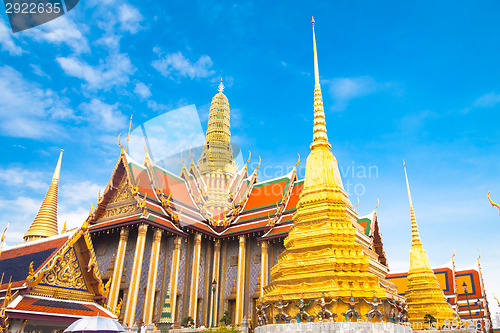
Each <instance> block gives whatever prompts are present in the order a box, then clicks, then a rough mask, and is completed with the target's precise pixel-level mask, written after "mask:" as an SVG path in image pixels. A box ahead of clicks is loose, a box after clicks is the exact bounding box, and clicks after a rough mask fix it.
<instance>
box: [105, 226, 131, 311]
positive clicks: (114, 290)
mask: <svg viewBox="0 0 500 333" xmlns="http://www.w3.org/2000/svg"><path fill="white" fill-rule="evenodd" d="M128 233H129V230H128V228H127V227H123V228H121V231H120V241H119V242H118V249H117V250H116V257H115V265H114V266H115V269H114V270H113V276H112V277H111V287H110V290H109V299H108V309H110V310H111V311H115V309H116V304H117V303H118V295H119V293H120V284H121V282H122V274H123V262H124V261H125V251H126V250H127V240H128Z"/></svg>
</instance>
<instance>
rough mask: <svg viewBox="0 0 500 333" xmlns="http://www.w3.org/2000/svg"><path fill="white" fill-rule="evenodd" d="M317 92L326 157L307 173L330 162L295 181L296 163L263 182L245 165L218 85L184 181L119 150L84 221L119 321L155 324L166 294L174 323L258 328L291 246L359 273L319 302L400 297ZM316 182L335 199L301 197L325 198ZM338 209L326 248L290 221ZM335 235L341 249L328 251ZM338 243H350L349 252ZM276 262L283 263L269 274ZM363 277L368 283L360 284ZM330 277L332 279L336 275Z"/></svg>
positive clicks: (318, 144) (320, 146) (318, 139)
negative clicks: (352, 190) (226, 320)
mask: <svg viewBox="0 0 500 333" xmlns="http://www.w3.org/2000/svg"><path fill="white" fill-rule="evenodd" d="M315 63H316V67H315V68H316V69H315V72H316V83H318V73H317V61H316V60H315ZM317 86H318V87H317V88H318V89H319V84H317ZM318 89H316V88H315V102H314V105H315V106H314V110H315V112H314V113H315V124H314V140H313V144H312V152H311V156H312V155H318V158H319V160H317V161H316V157H315V158H313V159H312V158H311V157H309V159H308V162H307V165H308V170H309V169H311V166H310V164H311V163H312V164H313V165H314V166H321V165H322V163H327V164H325V165H324V166H323V167H322V168H321V172H317V173H316V174H312V175H311V174H309V175H308V176H307V175H306V179H298V177H297V170H296V168H293V170H292V171H291V172H290V173H288V174H286V175H283V176H281V177H278V178H275V179H270V180H266V181H262V182H259V181H258V180H257V170H253V171H249V170H248V167H247V165H248V162H247V164H245V165H244V167H243V168H241V169H240V170H238V168H237V167H236V166H235V163H234V159H233V155H232V148H231V132H230V107H229V102H228V99H227V97H226V96H225V94H224V86H223V84H222V82H221V84H220V85H219V91H218V93H217V94H216V95H215V96H214V97H213V99H212V103H211V107H210V114H209V119H208V128H207V135H206V142H205V145H204V146H203V152H202V154H201V157H200V158H199V160H197V161H195V160H194V159H193V158H192V157H191V154H189V155H190V157H191V158H190V161H188V163H187V164H184V162H183V166H182V170H181V172H180V174H174V173H172V172H170V171H169V170H166V169H164V168H163V167H161V166H160V165H158V164H157V163H155V161H154V160H153V159H152V158H150V156H149V154H148V153H147V152H146V153H145V157H144V160H143V162H142V163H141V162H138V161H136V160H134V159H132V158H131V157H130V156H129V155H128V153H127V151H126V149H123V147H122V151H121V154H120V156H119V158H118V161H117V163H116V166H115V168H114V170H113V172H112V174H111V177H110V180H109V182H108V184H107V186H106V188H105V190H104V192H103V193H102V195H101V194H100V193H99V199H98V205H97V207H96V208H95V209H94V210H93V211H91V212H90V214H89V217H88V219H87V222H88V224H89V225H90V228H89V230H90V233H91V235H92V241H93V244H94V246H95V249H96V255H97V262H98V265H99V269H100V271H101V272H103V280H104V281H105V282H109V281H111V283H110V294H109V298H108V303H107V306H108V308H109V309H110V310H111V311H115V309H116V307H117V305H118V304H122V311H121V314H120V321H121V322H123V323H124V325H127V326H129V327H130V326H132V325H134V324H136V323H137V324H139V323H141V322H144V323H145V324H146V325H147V324H149V323H151V322H158V321H159V320H160V317H161V313H162V309H163V308H164V305H165V299H168V300H169V303H170V304H169V308H170V309H171V312H172V313H171V320H172V322H173V323H174V324H175V326H180V324H181V322H182V321H183V319H185V318H187V317H191V318H192V319H193V320H194V322H195V324H196V326H201V325H205V326H212V325H214V326H217V325H218V324H219V320H220V319H221V318H222V316H223V314H224V312H225V311H228V312H229V316H230V318H231V322H232V323H236V324H239V323H241V321H242V319H243V317H247V318H249V319H251V320H252V322H253V323H254V324H255V323H256V322H257V318H256V310H255V309H256V305H257V301H258V300H259V298H261V297H262V298H263V299H266V297H267V299H268V300H270V299H271V297H274V298H276V297H277V296H278V295H277V293H278V292H281V290H282V289H279V288H281V287H279V286H281V285H283V284H282V282H281V281H282V280H280V276H282V274H281V271H282V269H285V270H286V268H284V267H285V266H286V265H287V264H286V263H284V262H283V260H282V258H283V256H287V257H290V256H291V254H290V251H296V250H295V249H294V250H292V249H287V250H286V251H288V252H286V251H285V247H286V246H290V245H291V243H294V246H296V249H298V248H302V249H304V247H307V246H310V247H311V248H312V247H314V246H316V247H317V248H318V249H319V247H324V246H326V247H325V249H327V250H328V251H331V252H332V251H333V252H332V253H338V256H339V258H343V260H344V261H342V265H344V266H345V268H346V269H348V270H349V271H350V272H352V274H350V275H349V276H348V277H347V278H346V279H345V281H343V283H345V284H344V285H342V286H341V287H340V286H338V288H337V287H335V288H333V289H331V291H330V289H328V290H321V289H322V288H321V286H320V285H319V284H318V285H316V286H315V287H314V295H312V294H311V295H310V296H311V297H313V296H314V297H318V296H320V295H321V291H325V292H328V297H337V296H340V297H342V298H343V299H344V300H345V301H348V298H349V296H350V293H351V292H350V290H352V292H353V296H354V297H356V299H357V300H358V298H359V297H363V298H366V299H369V300H370V301H371V300H372V298H373V297H374V296H376V297H378V298H380V299H381V300H384V299H385V300H392V301H400V302H402V301H404V298H403V297H401V296H399V295H398V294H397V290H396V285H395V284H393V283H392V282H390V281H388V280H386V279H385V277H386V275H387V274H388V263H387V259H386V257H385V252H384V248H383V244H382V237H381V235H380V228H379V225H378V220H377V218H376V216H375V214H372V215H371V218H362V219H360V218H359V217H358V214H357V212H356V210H355V209H354V208H353V206H352V204H351V202H350V200H349V198H348V196H347V193H346V191H345V190H344V189H343V186H342V179H341V177H340V173H339V171H338V166H337V162H336V160H335V157H334V156H333V155H332V154H331V152H329V146H330V144H329V143H328V140H327V138H326V127H325V116H324V112H323V110H322V105H320V104H321V103H322V100H321V92H320V90H318ZM145 150H146V149H145ZM249 160H250V158H249ZM297 164H298V162H297ZM259 165H260V162H259ZM315 184H320V185H321V186H326V188H328V191H329V194H328V198H329V199H328V200H334V201H328V202H323V201H322V200H323V199H321V200H319V199H318V200H319V201H317V203H316V204H313V205H309V204H308V203H307V202H306V201H307V200H306V199H300V198H301V196H302V197H304V196H305V194H304V195H302V194H301V193H304V192H303V191H306V192H307V193H310V194H308V195H311V196H313V197H317V195H316V194H314V191H315V189H314V188H315V186H316V185H315ZM318 186H319V185H318ZM321 188H323V187H321ZM304 198H305V197H304ZM315 200H316V199H315ZM315 202H316V201H315ZM298 207H304V208H302V210H297V208H298ZM307 207H309V208H307ZM332 209H333V211H335V218H334V220H332V222H331V223H335V225H338V226H339V227H342V233H346V237H347V238H346V240H345V241H344V240H341V238H340V235H339V234H335V233H334V232H333V231H332V229H324V230H321V231H318V232H320V234H318V237H321V244H319V243H318V244H313V243H311V242H310V241H306V240H305V239H304V238H303V233H304V232H306V231H305V229H303V228H305V227H299V226H298V225H297V222H294V220H295V219H296V218H295V217H294V216H295V215H297V219H298V221H299V223H301V225H303V226H305V225H307V223H309V222H307V221H308V220H310V218H311V213H316V212H319V211H321V212H322V213H321V214H324V215H325V214H326V215H325V219H326V218H327V217H326V216H327V215H329V214H331V211H332ZM307 210H309V211H307ZM306 211H307V212H306ZM294 214H295V215H294ZM358 220H359V221H358ZM301 221H303V222H301ZM328 223H330V222H328ZM301 228H302V229H301ZM332 232H333V233H332ZM287 235H294V236H292V237H296V241H293V242H292V241H291V238H290V239H289V240H288V241H285V238H286V237H287ZM301 235H302V236H301ZM347 235H348V236H347ZM301 237H302V238H301ZM332 237H333V238H332ZM332 239H335V242H337V243H335V244H334V245H331V246H330V245H327V243H328V242H329V240H332ZM294 240H295V238H294ZM338 242H344V243H345V244H346V246H348V251H347V250H344V249H341V244H340V243H338ZM299 243H300V244H299ZM284 251H285V252H284ZM319 252H321V251H319ZM349 256H350V257H352V258H353V259H352V260H351V259H348V257H349ZM318 260H320V257H318ZM275 265H278V266H277V267H278V268H273V267H274V266H275ZM344 266H343V267H344ZM282 267H283V268H282ZM350 267H352V268H350ZM311 268H313V267H312V266H311V267H309V268H308V269H311ZM104 272H105V273H104ZM358 273H359V275H360V277H356V275H357V274H358ZM328 274H329V275H328V276H329V279H330V280H331V279H335V278H337V277H338V276H337V275H335V274H336V273H335V272H334V271H331V272H330V273H328ZM294 278H298V276H295V277H294ZM266 286H268V287H266ZM283 286H284V285H283ZM275 287H276V288H275ZM307 289H308V287H307V286H306V285H303V286H300V287H294V292H293V297H295V298H297V297H298V298H300V293H301V290H302V291H304V293H305V292H306V291H307ZM266 295H267V296H266ZM271 295H272V296H271ZM287 297H288V296H287ZM290 297H291V296H290ZM274 298H273V299H274ZM358 301H359V300H358Z"/></svg>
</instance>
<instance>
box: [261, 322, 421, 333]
mask: <svg viewBox="0 0 500 333" xmlns="http://www.w3.org/2000/svg"><path fill="white" fill-rule="evenodd" d="M254 332H255V333H353V332H361V333H362V332H364V333H412V329H411V328H410V327H408V326H403V325H399V324H393V323H366V322H363V323H355V322H314V323H295V324H270V325H265V326H259V327H256V328H255V330H254Z"/></svg>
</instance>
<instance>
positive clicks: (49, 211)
mask: <svg viewBox="0 0 500 333" xmlns="http://www.w3.org/2000/svg"><path fill="white" fill-rule="evenodd" d="M62 154H63V150H62V149H61V153H60V154H59V160H58V161H57V166H56V170H55V171H54V176H53V177H52V182H51V183H50V186H49V190H48V191H47V194H46V195H45V198H44V199H43V202H42V205H41V207H40V210H39V211H38V214H37V215H36V217H35V219H34V220H33V223H31V226H30V228H29V229H28V231H27V232H26V233H25V234H24V237H23V238H24V240H25V241H31V240H36V239H39V238H45V237H50V236H55V235H57V234H58V232H57V192H58V187H59V174H60V172H61V160H62Z"/></svg>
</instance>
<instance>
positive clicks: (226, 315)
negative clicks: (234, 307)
mask: <svg viewBox="0 0 500 333" xmlns="http://www.w3.org/2000/svg"><path fill="white" fill-rule="evenodd" d="M219 321H220V322H221V323H223V324H224V326H225V325H227V324H229V323H230V322H231V315H230V314H229V311H224V315H223V316H222V318H221V319H220V320H219Z"/></svg>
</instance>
